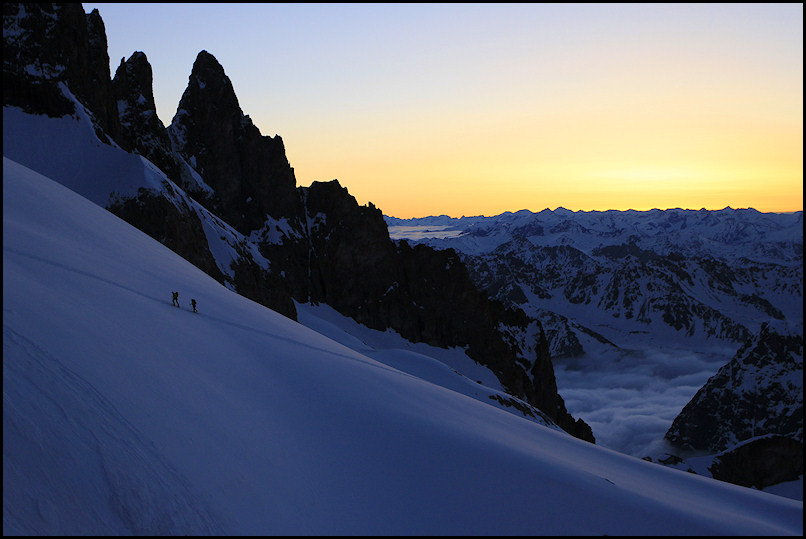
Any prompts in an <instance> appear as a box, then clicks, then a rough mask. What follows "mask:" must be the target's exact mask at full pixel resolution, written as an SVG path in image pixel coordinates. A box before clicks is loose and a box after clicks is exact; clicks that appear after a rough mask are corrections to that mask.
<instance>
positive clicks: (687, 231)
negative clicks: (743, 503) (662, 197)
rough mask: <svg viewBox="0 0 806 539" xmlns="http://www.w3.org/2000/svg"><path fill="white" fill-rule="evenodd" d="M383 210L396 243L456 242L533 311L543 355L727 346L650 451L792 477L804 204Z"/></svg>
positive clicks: (755, 474) (488, 285) (723, 474)
mask: <svg viewBox="0 0 806 539" xmlns="http://www.w3.org/2000/svg"><path fill="white" fill-rule="evenodd" d="M386 221H387V223H388V224H389V231H390V236H391V237H392V238H394V239H396V240H398V241H405V242H407V243H408V242H412V243H416V244H425V245H429V246H431V247H434V248H438V249H452V250H454V251H455V252H457V253H458V256H459V257H460V258H461V259H462V261H463V262H464V263H465V265H466V266H467V267H468V269H469V271H470V275H471V277H472V279H473V281H474V282H475V283H476V284H477V285H478V286H480V287H481V288H483V289H484V290H486V291H487V292H488V293H489V294H490V295H491V296H492V297H494V298H497V299H499V300H501V301H502V302H503V303H504V304H506V305H509V306H512V307H519V308H521V309H523V311H524V312H526V313H528V315H529V316H531V317H534V318H536V319H539V320H540V321H541V322H542V326H543V328H545V333H546V336H547V339H548V341H549V349H550V350H551V354H552V357H554V358H574V357H579V356H585V357H588V358H596V357H597V356H600V357H610V358H612V357H614V355H613V354H614V353H616V356H615V357H619V355H618V354H622V355H629V354H630V353H631V351H632V350H633V349H634V348H636V347H637V346H639V344H640V345H641V346H643V347H645V348H648V349H652V348H658V349H662V348H663V347H668V346H670V345H671V346H672V347H674V348H675V349H677V350H680V349H686V348H688V349H690V350H694V351H698V350H701V349H703V348H706V347H713V346H714V345H726V346H733V347H735V348H736V349H737V352H736V355H735V356H734V358H733V359H731V361H730V362H728V363H727V364H726V365H725V366H724V367H723V368H722V369H721V370H720V371H719V372H718V373H716V374H715V375H714V376H713V377H712V378H711V379H710V380H709V381H708V383H707V384H706V385H705V386H704V387H703V388H702V389H701V390H700V391H699V392H698V393H697V395H695V396H694V398H693V399H692V401H691V402H690V403H689V404H688V405H687V406H685V408H684V410H682V412H681V414H680V415H679V416H678V417H677V418H676V419H675V421H674V423H673V425H670V428H669V431H668V432H667V434H666V439H667V440H668V441H669V442H670V443H671V445H672V446H673V447H675V448H676V449H673V451H674V454H672V455H670V456H668V457H665V458H661V459H660V460H661V462H663V463H666V464H669V465H674V466H679V467H682V468H684V469H687V468H689V469H690V466H689V464H688V463H687V461H686V458H688V457H691V456H702V455H703V454H708V455H711V457H710V460H709V461H708V462H709V463H708V464H707V465H700V466H699V472H700V473H710V474H711V475H713V476H714V477H720V478H722V479H725V480H731V481H734V482H738V483H740V484H745V485H748V486H749V485H753V486H758V487H761V486H763V485H765V484H770V482H777V481H780V480H782V479H781V477H783V476H785V477H788V478H790V479H792V478H796V477H798V476H800V475H802V473H803V212H795V213H786V214H783V213H761V212H758V211H756V210H752V209H743V210H734V209H731V208H725V209H723V210H719V211H707V210H699V211H693V210H682V209H672V210H651V211H644V212H639V211H606V212H571V211H569V210H565V209H562V208H560V209H558V210H555V211H550V210H544V211H542V212H539V213H533V212H529V211H519V212H516V213H504V214H501V215H498V216H494V217H463V218H459V219H456V218H450V217H447V216H438V217H425V218H420V219H397V218H394V217H388V216H387V217H386ZM599 361H601V360H599ZM717 433H720V434H719V437H718V438H714V436H716V434H717ZM681 455H682V456H683V457H681ZM656 458H657V456H656Z"/></svg>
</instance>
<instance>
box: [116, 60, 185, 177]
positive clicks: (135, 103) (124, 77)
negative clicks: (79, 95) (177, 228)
mask: <svg viewBox="0 0 806 539" xmlns="http://www.w3.org/2000/svg"><path fill="white" fill-rule="evenodd" d="M112 89H113V92H114V95H115V100H116V102H117V109H118V115H119V118H120V125H121V138H123V139H124V140H125V141H126V143H127V144H128V145H129V146H130V147H131V148H133V149H134V150H135V151H137V152H138V153H139V154H140V155H142V156H144V157H146V158H147V159H148V160H150V161H151V162H152V163H154V164H155V165H157V166H158V167H159V168H160V169H161V170H162V171H163V172H165V174H167V175H168V177H169V178H171V179H172V180H174V181H176V182H177V183H179V167H178V165H177V163H176V160H175V159H174V157H173V154H172V152H171V141H170V138H169V137H168V131H167V130H166V129H165V125H163V123H162V122H161V121H160V119H159V117H158V116H157V107H156V104H155V103H154V90H153V75H152V72H151V64H150V63H149V62H148V58H146V55H145V53H143V52H139V51H138V52H135V53H133V54H132V55H131V56H130V57H129V59H128V60H126V59H125V58H122V59H121V60H120V66H118V69H117V71H116V72H115V78H114V79H112Z"/></svg>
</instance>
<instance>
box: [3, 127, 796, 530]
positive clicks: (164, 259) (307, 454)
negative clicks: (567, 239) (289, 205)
mask: <svg viewBox="0 0 806 539" xmlns="http://www.w3.org/2000/svg"><path fill="white" fill-rule="evenodd" d="M5 138H6V137H5V133H4V139H5ZM5 143H6V141H5V140H4V146H5ZM4 153H5V152H4ZM43 155H45V154H43ZM113 161H114V160H113ZM92 169H93V170H95V168H94V167H93V168H92ZM87 179H91V178H87ZM171 291H179V300H180V303H181V308H176V307H174V306H172V305H171V295H170V293H171ZM191 298H193V299H195V300H196V301H197V302H198V309H199V313H198V314H195V313H192V312H191V311H190V309H189V303H190V300H191ZM328 316H329V313H328V311H327V310H326V309H324V310H323V309H320V308H315V307H310V308H305V309H301V314H300V319H301V320H303V321H307V323H308V324H309V325H312V326H313V325H316V326H318V328H319V329H321V331H323V332H324V333H327V334H329V335H330V336H333V337H337V338H339V339H341V341H342V342H346V343H347V344H350V345H351V346H346V345H345V344H343V343H341V342H337V340H334V339H332V338H330V336H325V335H324V334H322V333H319V332H316V331H313V330H312V329H309V328H307V327H305V326H303V325H302V324H299V323H296V322H294V321H292V320H289V319H287V318H285V317H283V316H281V315H279V314H277V313H275V312H273V311H271V310H269V309H266V308H265V307H262V306H260V305H258V304H257V303H254V302H252V301H250V300H247V299H245V298H243V297H241V296H239V295H237V294H235V293H234V292H232V291H230V290H228V289H227V288H225V287H223V286H222V285H220V284H219V283H217V282H216V281H215V280H213V279H212V278H210V277H209V276H207V275H206V274H204V273H203V272H202V271H201V270H199V269H197V268H196V267H194V266H193V265H191V264H190V263H188V262H186V261H185V260H184V259H182V258H181V257H179V256H178V255H176V254H174V253H173V252H172V251H170V250H169V249H167V248H166V247H164V246H162V245H161V244H159V243H158V242H156V241H154V240H152V239H151V238H149V237H148V236H146V235H145V234H143V233H141V232H140V231H138V230H136V229H134V228H133V227H131V226H129V225H128V224H126V223H125V222H123V221H121V220H120V219H118V218H116V217H115V216H114V215H112V214H111V213H109V212H107V211H106V210H104V209H102V208H101V207H99V206H98V205H96V204H94V203H93V202H90V201H89V200H87V199H86V198H83V197H81V196H79V195H77V194H76V193H75V192H73V191H70V190H69V189H67V188H65V187H63V186H62V185H59V184H58V183H56V182H54V181H52V180H50V179H48V178H47V177H45V176H42V175H41V174H39V173H37V172H34V171H32V170H31V169H30V168H27V167H26V166H23V165H21V164H19V163H17V162H15V161H13V160H11V159H8V158H6V157H4V159H3V533H4V535H10V534H26V535H27V534H43V535H44V534H48V535H51V534H58V535H70V534H77V535H78V534H80V535H101V534H104V535H105V534H113V535H124V534H226V535H253V534H254V535H257V534H260V535H267V534H272V535H274V534H278V535H280V534H282V535H285V534H292V535H293V534H349V535H354V534H371V535H391V534H407V535H433V534H437V535H447V534H460V535H471V534H472V535H480V534H491V535H492V534H495V535H538V534H540V535H558V534H561V535H594V534H595V535H600V534H610V535H615V534H618V535H668V534H680V535H711V534H729V535H734V534H736V535H745V534H747V535H802V533H803V504H802V502H800V501H796V500H792V499H788V498H783V497H779V496H775V495H773V494H769V493H765V492H759V491H756V490H752V489H747V488H743V487H739V486H736V485H731V484H727V483H722V482H718V481H715V480H713V479H709V478H705V477H701V476H696V475H693V474H689V473H685V472H682V471H679V470H673V469H668V468H665V467H662V466H659V465H657V464H652V463H648V462H645V461H642V460H640V459H637V458H634V457H630V456H627V455H624V454H621V453H617V452H615V451H612V450H609V449H605V448H602V447H598V446H595V445H592V444H588V443H586V442H582V441H580V440H577V439H575V438H572V437H571V436H568V435H566V434H565V433H562V432H559V431H557V430H556V429H554V428H551V427H549V426H545V425H541V424H538V423H537V422H535V421H530V420H527V419H525V418H524V417H521V416H518V415H516V414H514V413H510V412H509V411H505V410H502V409H500V408H498V407H495V406H492V405H490V404H487V403H486V402H485V399H484V398H473V397H472V396H470V395H469V394H468V390H467V389H466V388H467V384H466V383H465V382H464V381H461V382H460V381H459V380H460V377H459V376H458V375H450V373H451V372H453V370H456V369H458V368H464V367H467V368H472V366H471V365H469V364H466V363H464V360H463V359H462V357H461V353H459V352H458V351H443V352H444V353H445V354H446V356H445V361H448V362H451V363H450V364H449V363H443V364H442V365H439V364H438V363H434V362H436V361H437V360H436V359H434V358H433V357H429V356H427V355H425V354H423V353H422V350H419V349H404V348H401V347H399V346H403V345H396V344H394V342H393V341H392V340H388V341H384V342H383V343H381V342H379V341H368V340H361V339H359V341H360V342H359V341H354V340H353V341H351V340H350V337H349V336H346V335H345V334H344V333H340V331H339V330H338V329H337V328H336V327H335V325H334V324H333V323H332V322H331V321H329V320H328ZM376 337H377V336H376ZM369 338H370V337H367V339H369ZM384 343H385V344H384ZM362 346H365V347H366V348H365V350H364V351H361V347H362ZM392 365H396V366H397V367H400V368H396V367H395V366H392ZM464 374H465V376H466V378H467V380H472V381H474V382H475V383H476V384H477V385H481V386H483V387H484V388H486V389H485V391H494V390H496V389H497V388H495V387H488V386H487V385H485V384H486V383H488V382H489V383H491V384H494V383H493V382H490V381H489V380H481V381H482V382H483V383H482V384H478V382H477V381H476V380H477V374H478V373H471V372H468V373H464ZM421 376H422V377H421ZM445 380H449V381H450V383H448V382H446V381H445ZM451 384H453V387H452V388H451V387H446V386H451Z"/></svg>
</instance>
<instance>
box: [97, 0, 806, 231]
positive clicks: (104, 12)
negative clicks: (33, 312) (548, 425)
mask: <svg viewBox="0 0 806 539" xmlns="http://www.w3.org/2000/svg"><path fill="white" fill-rule="evenodd" d="M83 5H84V10H85V11H86V12H89V11H91V10H92V9H93V8H96V7H97V8H98V9H99V11H100V13H101V16H102V18H103V20H104V23H105V24H106V32H107V38H108V41H109V57H110V63H111V69H112V75H114V73H115V70H116V69H117V67H118V65H119V64H120V61H121V58H124V57H125V58H128V57H129V56H131V54H132V53H133V52H135V51H143V52H144V53H145V54H146V56H147V57H148V59H149V62H150V63H151V65H152V68H153V72H154V96H155V100H156V103H157V113H158V115H159V117H160V119H161V120H162V121H163V123H165V124H166V125H168V124H170V123H171V119H172V118H173V115H174V113H175V112H176V107H177V105H178V104H179V99H180V97H181V96H182V93H183V92H184V90H185V88H186V87H187V82H188V76H189V75H190V70H191V68H192V65H193V62H194V60H195V58H196V55H197V54H198V53H199V51H201V50H207V51H208V52H209V53H211V54H213V55H214V56H215V57H216V58H217V59H218V61H219V62H220V63H221V65H222V66H223V67H224V70H225V71H226V73H227V75H228V76H229V78H230V79H231V80H232V84H233V86H234V88H235V92H236V94H237V96H238V100H239V102H240V105H241V109H242V110H243V112H244V114H248V115H249V116H250V117H251V118H252V121H253V122H254V123H255V125H257V126H258V128H259V129H260V131H261V133H263V134H264V135H270V136H274V135H275V134H279V135H280V136H282V138H283V141H284V143H285V147H286V154H287V156H288V159H289V161H290V163H291V166H293V167H294V170H295V174H296V178H297V183H298V185H310V183H311V182H312V181H316V180H318V181H328V180H332V179H334V178H336V179H338V180H339V182H340V183H341V184H342V185H343V186H345V187H347V188H348V190H349V191H350V193H351V194H352V195H353V196H355V197H356V199H357V200H358V202H359V203H361V204H366V203H367V202H370V201H371V202H372V203H374V204H375V205H376V206H378V207H379V208H381V210H383V212H384V213H385V214H387V215H393V216H395V217H403V218H407V217H423V216H426V215H439V214H447V215H451V216H454V217H460V216H462V215H495V214H499V213H502V212H505V211H517V210H520V209H528V210H532V211H540V210H542V209H544V208H550V209H555V208H557V207H560V206H562V207H564V208H568V209H571V210H608V209H616V210H626V209H636V210H648V209H652V208H661V209H666V208H689V209H700V208H707V209H721V208H724V207H726V206H731V207H733V208H747V207H753V208H756V209H758V210H760V211H765V212H766V211H796V210H802V209H803V97H802V96H803V5H802V4H772V5H769V4H711V5H708V4H705V5H701V4H690V5H679V4H651V5H627V4H90V3H84V4H83Z"/></svg>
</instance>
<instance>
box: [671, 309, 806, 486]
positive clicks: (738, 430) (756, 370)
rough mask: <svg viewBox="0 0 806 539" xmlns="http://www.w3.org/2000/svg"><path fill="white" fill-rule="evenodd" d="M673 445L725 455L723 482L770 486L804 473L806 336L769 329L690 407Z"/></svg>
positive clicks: (717, 469)
mask: <svg viewBox="0 0 806 539" xmlns="http://www.w3.org/2000/svg"><path fill="white" fill-rule="evenodd" d="M666 439H667V440H668V441H669V442H671V443H672V444H673V445H675V446H677V447H680V448H683V449H686V450H691V449H693V450H697V451H709V452H712V453H717V452H721V453H720V454H719V455H717V456H716V457H715V458H714V461H713V464H712V465H711V467H710V468H709V471H710V472H711V474H712V475H713V477H715V478H716V479H721V480H723V481H727V482H730V483H736V484H739V485H744V486H752V487H756V488H764V487H767V486H770V485H774V484H776V483H780V482H781V481H790V480H793V479H796V478H797V477H798V476H799V475H801V474H803V336H802V335H788V334H781V333H778V332H775V331H773V330H772V329H771V328H770V326H769V325H768V324H764V325H762V328H761V331H760V333H759V335H757V336H756V337H754V338H753V339H752V340H750V341H748V342H747V343H746V344H745V345H744V346H742V348H741V349H739V351H738V352H737V353H736V356H735V357H734V358H733V359H732V360H731V361H730V362H729V363H728V364H727V365H725V366H723V367H722V368H721V369H719V371H718V372H717V373H716V374H715V375H714V376H712V377H711V378H710V379H709V380H708V382H707V383H706V384H705V385H704V386H703V387H702V388H701V389H700V390H699V391H698V392H697V394H696V395H694V398H692V399H691V401H690V402H689V403H688V404H687V405H686V406H685V407H684V408H683V411H682V412H680V415H678V416H677V417H676V418H675V420H674V422H673V423H672V426H671V428H670V429H669V431H668V432H667V433H666Z"/></svg>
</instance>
